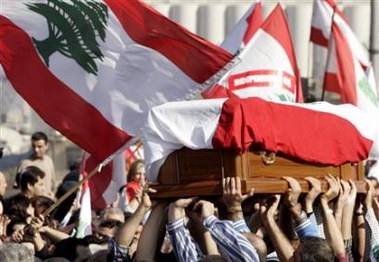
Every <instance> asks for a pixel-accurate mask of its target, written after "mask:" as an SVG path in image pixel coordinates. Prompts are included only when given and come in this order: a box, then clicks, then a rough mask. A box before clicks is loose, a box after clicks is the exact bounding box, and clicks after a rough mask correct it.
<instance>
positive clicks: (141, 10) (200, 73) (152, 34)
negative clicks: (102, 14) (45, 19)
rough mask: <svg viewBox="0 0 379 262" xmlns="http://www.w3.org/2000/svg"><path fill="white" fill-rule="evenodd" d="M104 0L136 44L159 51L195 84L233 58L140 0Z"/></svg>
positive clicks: (207, 77)
mask: <svg viewBox="0 0 379 262" xmlns="http://www.w3.org/2000/svg"><path fill="white" fill-rule="evenodd" d="M105 2H106V3H107V5H108V6H109V7H110V8H111V9H112V11H113V13H114V14H115V15H116V16H117V18H118V20H119V22H120V23H121V24H122V26H123V28H124V30H125V31H126V32H127V34H128V35H129V36H130V37H131V38H132V39H133V40H134V41H135V42H136V43H139V44H141V45H144V46H146V47H149V48H152V49H154V50H156V51H158V52H160V53H161V54H162V55H164V56H165V57H167V58H168V59H170V60H171V61H172V62H173V63H175V64H176V66H177V67H178V68H180V69H181V70H182V71H183V72H184V73H185V74H187V75H188V76H189V77H191V78H192V79H193V80H194V81H196V82H198V83H203V82H205V81H206V80H207V79H209V78H210V77H211V76H213V75H214V74H215V73H216V72H218V71H219V70H220V69H221V68H222V67H224V66H225V65H226V64H227V63H228V62H229V61H230V60H231V59H232V55H231V54H230V53H228V52H227V51H225V50H224V49H222V48H220V47H218V46H216V45H213V44H212V43H210V42H208V41H206V40H204V39H203V38H201V37H199V36H197V35H195V34H193V33H191V32H189V31H188V30H186V29H185V28H183V27H181V26H179V25H177V24H175V23H174V22H173V21H171V20H169V19H168V18H166V17H164V16H163V15H161V14H160V13H158V12H157V11H155V10H154V9H153V8H152V7H149V6H148V5H146V4H144V3H142V2H140V1H137V0H134V1H121V0H117V1H116V0H105Z"/></svg>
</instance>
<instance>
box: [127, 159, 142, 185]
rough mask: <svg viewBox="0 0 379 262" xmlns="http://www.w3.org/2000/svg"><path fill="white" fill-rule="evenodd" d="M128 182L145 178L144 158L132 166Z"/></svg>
mask: <svg viewBox="0 0 379 262" xmlns="http://www.w3.org/2000/svg"><path fill="white" fill-rule="evenodd" d="M126 180H127V182H131V181H140V180H145V163H144V161H143V160H142V159H137V160H136V161H134V162H133V164H132V165H131V166H130V169H129V171H128V175H127V178H126Z"/></svg>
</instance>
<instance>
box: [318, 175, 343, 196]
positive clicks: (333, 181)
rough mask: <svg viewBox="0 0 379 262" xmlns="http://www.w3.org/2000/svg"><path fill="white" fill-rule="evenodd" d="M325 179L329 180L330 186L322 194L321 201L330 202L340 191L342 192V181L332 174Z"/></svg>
mask: <svg viewBox="0 0 379 262" xmlns="http://www.w3.org/2000/svg"><path fill="white" fill-rule="evenodd" d="M325 180H326V182H328V185H329V188H328V190H327V191H326V192H325V193H323V194H322V195H321V201H325V202H326V203H329V202H330V201H332V200H333V199H334V198H336V197H337V196H338V193H339V192H340V183H339V179H337V178H335V177H334V176H332V175H330V174H329V175H327V176H326V177H325Z"/></svg>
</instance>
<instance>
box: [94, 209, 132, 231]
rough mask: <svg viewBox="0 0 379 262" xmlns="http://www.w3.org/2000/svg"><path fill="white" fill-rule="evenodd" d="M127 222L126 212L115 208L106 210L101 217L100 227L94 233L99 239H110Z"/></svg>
mask: <svg viewBox="0 0 379 262" xmlns="http://www.w3.org/2000/svg"><path fill="white" fill-rule="evenodd" d="M124 222H125V217H124V212H122V210H121V209H119V208H115V207H109V208H105V209H103V210H102V211H101V213H100V216H99V225H98V226H97V227H96V228H95V229H94V231H95V232H94V233H95V235H96V236H97V237H99V238H110V237H113V236H114V234H115V233H116V230H117V229H118V228H119V227H120V226H121V225H122V224H123V223H124Z"/></svg>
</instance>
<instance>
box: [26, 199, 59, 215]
mask: <svg viewBox="0 0 379 262" xmlns="http://www.w3.org/2000/svg"><path fill="white" fill-rule="evenodd" d="M31 202H32V206H33V207H34V211H35V213H36V216H37V215H39V214H41V213H37V211H38V209H39V208H40V207H43V211H42V213H43V212H44V211H45V210H46V209H48V208H49V207H50V206H52V205H53V204H54V201H53V200H52V199H51V198H49V197H47V196H35V197H33V198H32V199H31Z"/></svg>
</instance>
